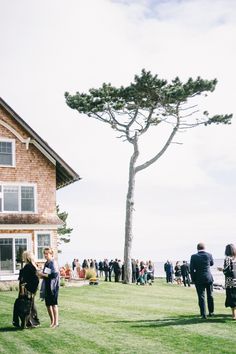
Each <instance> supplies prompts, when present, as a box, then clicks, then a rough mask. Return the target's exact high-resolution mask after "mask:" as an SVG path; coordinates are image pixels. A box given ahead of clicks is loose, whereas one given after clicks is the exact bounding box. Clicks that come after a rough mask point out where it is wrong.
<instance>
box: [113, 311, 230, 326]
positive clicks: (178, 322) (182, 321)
mask: <svg viewBox="0 0 236 354" xmlns="http://www.w3.org/2000/svg"><path fill="white" fill-rule="evenodd" d="M228 320H231V318H230V316H229V315H226V314H218V315H215V316H214V317H208V318H207V319H202V318H200V317H196V316H194V315H191V316H178V317H167V318H162V319H156V320H135V321H127V320H124V321H112V322H113V323H129V324H132V325H133V327H149V328H152V327H153V328H154V327H168V326H187V325H193V324H201V323H203V324H206V323H225V322H228Z"/></svg>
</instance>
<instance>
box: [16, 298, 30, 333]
mask: <svg viewBox="0 0 236 354" xmlns="http://www.w3.org/2000/svg"><path fill="white" fill-rule="evenodd" d="M31 309H32V298H28V297H27V296H26V295H20V296H19V297H18V298H17V299H16V300H15V303H14V309H13V326H15V327H18V328H21V329H24V328H27V324H28V323H29V321H30V312H31ZM19 319H20V320H21V325H20V321H19Z"/></svg>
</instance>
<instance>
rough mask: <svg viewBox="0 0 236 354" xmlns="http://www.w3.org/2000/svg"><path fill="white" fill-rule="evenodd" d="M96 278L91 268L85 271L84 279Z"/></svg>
mask: <svg viewBox="0 0 236 354" xmlns="http://www.w3.org/2000/svg"><path fill="white" fill-rule="evenodd" d="M90 278H96V272H95V270H94V269H93V268H89V269H86V272H85V279H90Z"/></svg>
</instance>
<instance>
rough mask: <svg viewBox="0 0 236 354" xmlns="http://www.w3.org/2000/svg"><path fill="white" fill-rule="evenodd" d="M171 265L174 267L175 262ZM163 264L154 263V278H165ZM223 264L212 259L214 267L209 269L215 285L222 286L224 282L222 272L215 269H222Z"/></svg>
mask: <svg viewBox="0 0 236 354" xmlns="http://www.w3.org/2000/svg"><path fill="white" fill-rule="evenodd" d="M188 262H189V261H188ZM172 263H173V266H175V263H176V261H175V262H172ZM164 264H165V262H154V271H155V277H158V278H165V276H166V274H165V271H164ZM223 264H224V259H214V265H213V266H212V267H211V273H212V275H213V278H214V283H215V284H221V285H224V282H225V277H224V274H223V272H220V271H219V270H217V267H223Z"/></svg>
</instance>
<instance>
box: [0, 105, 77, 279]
mask: <svg viewBox="0 0 236 354" xmlns="http://www.w3.org/2000/svg"><path fill="white" fill-rule="evenodd" d="M77 180H79V175H78V174H77V173H76V172H75V171H73V169H72V168H71V167H70V166H68V164H67V163H66V162H65V161H63V159H62V158H61V157H60V156H58V154H57V153H56V152H55V151H54V150H53V149H52V148H50V146H49V145H48V144H47V143H46V142H45V141H44V140H43V139H42V138H41V137H40V136H39V135H38V134H37V133H36V132H35V131H34V130H33V129H32V128H31V127H30V126H29V125H28V124H27V123H26V122H25V121H24V120H23V119H22V118H21V117H19V116H18V114H17V113H15V112H14V111H13V109H12V108H11V107H9V106H8V104H7V103H6V102H4V100H3V99H1V98H0V280H11V279H17V277H18V275H17V274H18V273H19V269H20V267H21V254H22V252H23V251H24V250H31V251H33V252H34V254H35V257H36V261H37V262H42V261H43V249H44V247H46V246H51V247H53V248H54V249H57V238H58V234H57V229H58V227H60V225H61V224H62V222H61V220H60V219H59V218H58V216H57V212H56V189H59V188H62V187H64V186H66V185H68V184H70V183H73V182H75V181H77ZM55 256H56V257H57V254H56V255H55Z"/></svg>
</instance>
